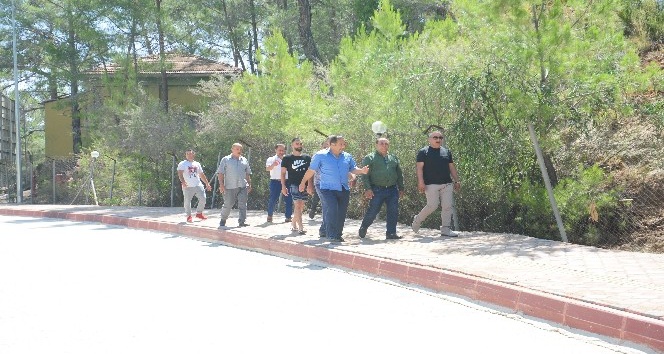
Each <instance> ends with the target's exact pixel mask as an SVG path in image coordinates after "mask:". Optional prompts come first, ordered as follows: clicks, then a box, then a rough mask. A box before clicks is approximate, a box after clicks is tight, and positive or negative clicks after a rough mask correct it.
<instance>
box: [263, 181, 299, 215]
mask: <svg viewBox="0 0 664 354" xmlns="http://www.w3.org/2000/svg"><path fill="white" fill-rule="evenodd" d="M280 195H281V181H280V180H276V179H271V180H270V199H269V200H268V202H267V215H268V216H272V214H274V209H275V208H276V207H277V203H278V202H279V196H280ZM284 204H286V206H285V209H286V211H285V213H284V214H285V216H286V219H290V218H291V216H292V215H293V198H292V197H291V195H290V194H289V195H288V196H284Z"/></svg>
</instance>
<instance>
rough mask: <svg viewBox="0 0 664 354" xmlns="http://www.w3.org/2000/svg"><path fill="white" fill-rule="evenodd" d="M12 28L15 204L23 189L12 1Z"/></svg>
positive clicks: (14, 1) (13, 1)
mask: <svg viewBox="0 0 664 354" xmlns="http://www.w3.org/2000/svg"><path fill="white" fill-rule="evenodd" d="M12 28H13V33H14V40H13V44H12V50H13V51H14V118H15V120H16V204H20V203H21V202H22V201H23V188H22V187H21V119H20V115H19V101H18V100H19V95H18V54H17V52H16V40H17V39H16V38H17V34H16V33H17V32H18V28H17V26H16V0H12Z"/></svg>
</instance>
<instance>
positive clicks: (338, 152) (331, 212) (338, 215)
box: [300, 135, 369, 242]
mask: <svg viewBox="0 0 664 354" xmlns="http://www.w3.org/2000/svg"><path fill="white" fill-rule="evenodd" d="M345 148H346V141H345V140H344V137H343V136H341V135H332V136H330V148H329V149H328V150H321V151H319V152H318V153H316V155H314V157H313V159H312V160H311V165H310V166H309V170H307V173H306V174H305V175H304V177H303V178H302V182H301V183H300V191H304V190H305V188H306V182H307V180H309V179H310V178H311V177H313V175H314V173H315V172H318V173H319V174H320V200H321V203H322V204H323V219H324V220H325V234H326V235H327V237H328V239H330V241H332V242H343V241H344V239H343V238H342V237H341V235H342V234H343V227H344V223H345V222H346V213H347V212H348V202H349V201H350V186H349V184H348V173H349V172H351V173H354V174H367V173H368V172H369V167H367V166H365V167H363V168H357V165H356V164H355V160H353V156H352V155H351V154H349V153H347V152H344V151H343V150H344V149H345Z"/></svg>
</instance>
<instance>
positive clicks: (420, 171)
mask: <svg viewBox="0 0 664 354" xmlns="http://www.w3.org/2000/svg"><path fill="white" fill-rule="evenodd" d="M415 168H416V170H417V190H419V191H420V193H424V191H425V190H426V186H425V185H424V162H416V163H415Z"/></svg>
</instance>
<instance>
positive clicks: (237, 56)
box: [221, 0, 246, 70]
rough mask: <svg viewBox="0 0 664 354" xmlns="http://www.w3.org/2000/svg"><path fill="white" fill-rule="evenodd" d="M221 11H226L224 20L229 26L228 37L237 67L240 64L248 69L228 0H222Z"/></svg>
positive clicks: (243, 68)
mask: <svg viewBox="0 0 664 354" xmlns="http://www.w3.org/2000/svg"><path fill="white" fill-rule="evenodd" d="M221 11H223V13H224V20H225V21H226V26H227V27H228V39H229V40H230V42H231V50H232V51H233V62H234V63H235V67H237V66H238V64H239V65H241V66H242V70H246V68H245V66H244V61H243V60H242V55H240V47H239V44H238V40H237V36H236V35H235V29H234V28H233V25H232V24H231V16H230V15H229V14H228V8H227V7H226V0H221Z"/></svg>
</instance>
